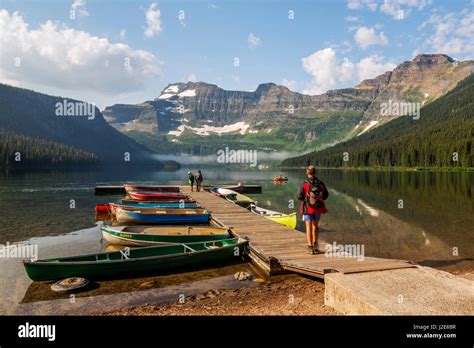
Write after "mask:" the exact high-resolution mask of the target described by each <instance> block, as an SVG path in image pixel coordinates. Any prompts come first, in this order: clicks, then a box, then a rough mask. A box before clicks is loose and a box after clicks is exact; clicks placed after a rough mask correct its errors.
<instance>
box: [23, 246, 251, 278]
mask: <svg viewBox="0 0 474 348" xmlns="http://www.w3.org/2000/svg"><path fill="white" fill-rule="evenodd" d="M247 243H248V242H247V241H246V240H244V239H238V238H231V239H224V240H217V241H207V242H197V243H186V244H174V245H163V246H151V247H143V248H132V249H130V248H127V249H124V250H120V251H112V252H106V253H95V254H88V255H81V256H72V257H60V258H51V259H43V260H37V261H31V260H24V261H22V262H23V265H24V267H25V270H26V273H27V274H28V277H30V279H31V280H34V281H46V280H59V279H64V278H69V277H83V278H87V279H103V278H111V277H115V278H118V277H127V276H136V275H140V274H146V273H152V272H153V273H157V272H168V271H170V270H173V269H187V270H188V269H189V268H191V267H196V266H202V265H208V264H209V265H210V264H219V263H221V262H225V261H228V260H232V259H235V258H237V257H241V256H242V255H243V254H244V252H245V247H246V245H247Z"/></svg>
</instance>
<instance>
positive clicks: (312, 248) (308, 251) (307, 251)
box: [306, 245, 314, 255]
mask: <svg viewBox="0 0 474 348" xmlns="http://www.w3.org/2000/svg"><path fill="white" fill-rule="evenodd" d="M306 254H310V255H314V247H312V246H310V245H308V248H307V249H306Z"/></svg>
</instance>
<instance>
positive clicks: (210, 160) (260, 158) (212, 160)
mask: <svg viewBox="0 0 474 348" xmlns="http://www.w3.org/2000/svg"><path fill="white" fill-rule="evenodd" d="M230 150H232V149H230ZM236 151H237V150H236ZM300 155H302V153H301V152H294V151H279V152H265V151H257V165H258V164H262V163H268V162H271V163H272V164H277V163H280V162H281V161H283V160H284V159H286V158H289V157H295V156H300ZM217 158H218V155H217V152H216V154H214V155H207V156H195V155H190V154H187V153H181V154H179V155H161V154H158V155H153V159H155V160H158V161H176V162H179V163H180V164H182V165H202V164H205V165H218V164H219V162H218V160H217Z"/></svg>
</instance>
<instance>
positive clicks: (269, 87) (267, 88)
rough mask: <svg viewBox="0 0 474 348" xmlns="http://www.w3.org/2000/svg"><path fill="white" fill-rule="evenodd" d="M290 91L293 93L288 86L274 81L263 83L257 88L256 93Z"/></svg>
mask: <svg viewBox="0 0 474 348" xmlns="http://www.w3.org/2000/svg"><path fill="white" fill-rule="evenodd" d="M288 92H290V93H291V91H290V90H289V89H288V88H287V87H285V86H280V85H277V84H275V83H273V82H267V83H262V84H260V85H258V87H257V89H256V90H255V94H259V95H266V94H270V93H276V94H281V93H288Z"/></svg>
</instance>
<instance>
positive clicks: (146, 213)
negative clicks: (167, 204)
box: [115, 208, 209, 225]
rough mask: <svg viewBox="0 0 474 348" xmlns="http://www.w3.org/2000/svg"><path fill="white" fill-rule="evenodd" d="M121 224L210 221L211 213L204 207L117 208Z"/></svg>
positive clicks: (116, 213)
mask: <svg viewBox="0 0 474 348" xmlns="http://www.w3.org/2000/svg"><path fill="white" fill-rule="evenodd" d="M115 220H116V221H117V222H118V223H119V224H124V225H126V224H129V223H131V224H159V225H163V224H170V225H173V224H198V223H207V222H209V213H208V212H207V211H206V210H203V209H166V208H156V209H147V208H144V209H140V208H136V209H133V210H125V209H122V208H117V209H115Z"/></svg>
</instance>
